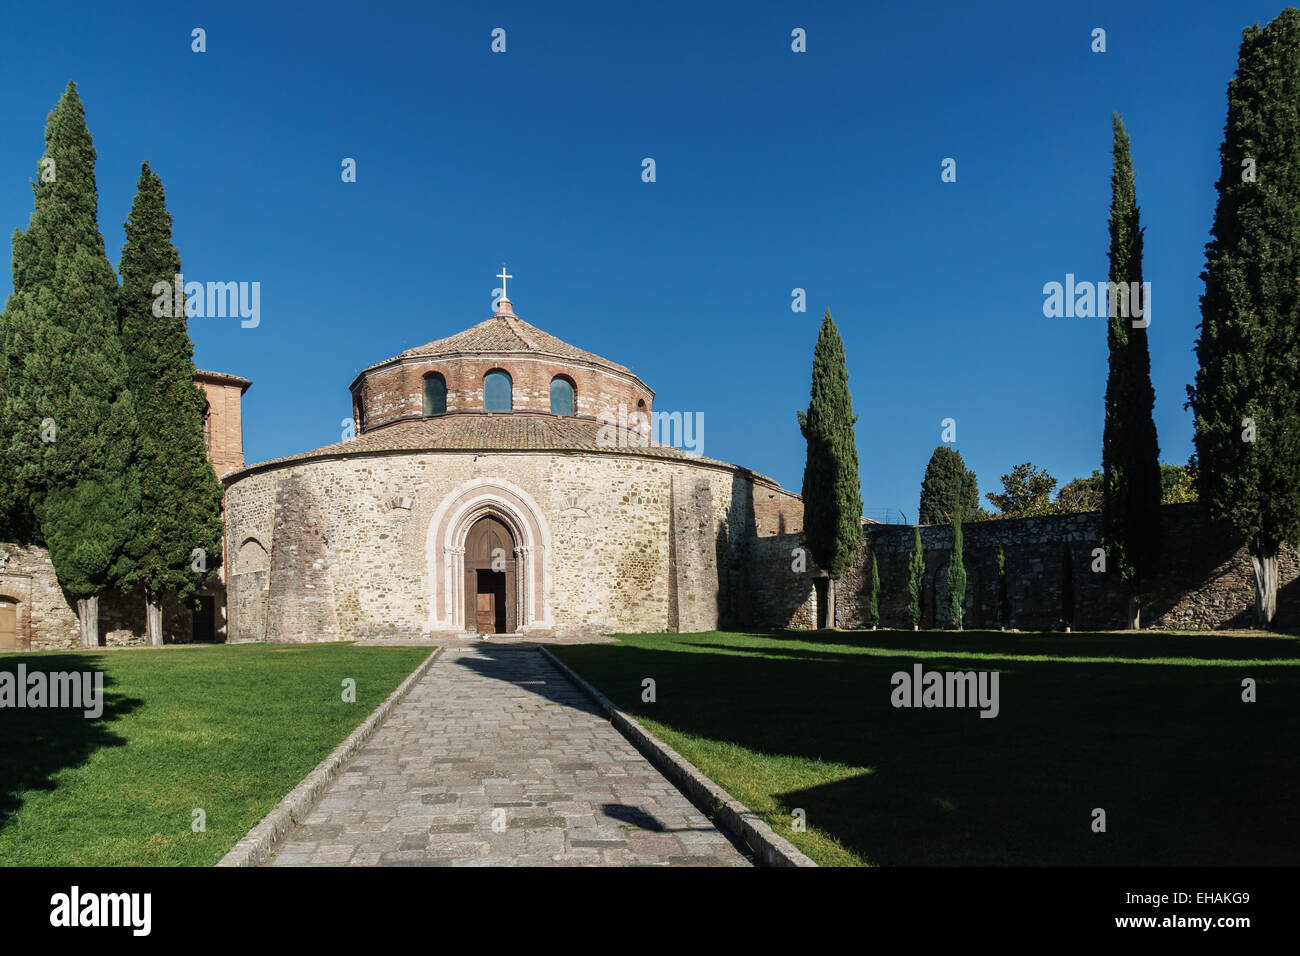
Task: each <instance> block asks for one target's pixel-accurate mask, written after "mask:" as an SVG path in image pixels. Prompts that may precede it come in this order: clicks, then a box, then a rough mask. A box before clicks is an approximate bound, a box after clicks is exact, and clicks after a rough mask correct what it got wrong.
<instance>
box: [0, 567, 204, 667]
mask: <svg viewBox="0 0 1300 956" xmlns="http://www.w3.org/2000/svg"><path fill="white" fill-rule="evenodd" d="M5 556H7V558H6V557H5ZM0 597H5V598H7V599H9V600H11V601H14V602H16V604H17V608H18V649H19V650H32V651H52V650H63V649H67V648H74V647H79V646H80V643H81V634H80V631H79V629H78V627H77V612H76V602H75V601H73V600H71V599H69V597H68V595H67V594H66V593H65V592H64V590H63V588H62V587H60V586H59V579H58V576H57V575H56V574H55V572H54V565H53V564H52V563H51V562H50V555H49V552H47V551H46V550H45V549H44V548H42V547H38V546H36V545H22V544H12V543H3V542H0ZM219 622H220V612H219V610H218V623H219ZM99 636H100V641H101V643H102V644H104V645H105V646H108V647H116V646H124V645H135V644H143V643H145V611H144V597H143V595H141V594H139V593H135V594H116V593H111V592H110V593H106V594H104V595H102V596H101V597H100V600H99ZM163 636H164V639H165V640H167V641H168V642H169V643H172V642H176V641H188V640H190V638H191V636H192V619H191V612H190V610H189V609H188V608H186V607H183V606H182V605H181V604H180V603H179V602H178V601H175V600H168V601H164V602H163Z"/></svg>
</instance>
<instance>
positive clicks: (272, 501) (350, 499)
mask: <svg viewBox="0 0 1300 956" xmlns="http://www.w3.org/2000/svg"><path fill="white" fill-rule="evenodd" d="M475 478H483V479H491V480H493V481H503V482H508V483H509V484H511V485H513V486H516V487H518V488H520V489H521V490H522V491H524V492H526V493H527V495H529V496H530V497H531V498H532V499H533V500H534V501H535V502H536V503H537V506H538V508H539V510H540V511H541V513H542V515H543V518H544V520H545V523H546V524H547V526H548V527H549V531H550V535H551V547H550V552H549V553H548V554H547V556H546V559H547V569H548V572H549V574H550V580H551V589H550V595H551V598H550V609H551V614H552V617H553V619H554V623H555V629H556V631H559V632H568V633H572V632H582V631H602V632H617V631H666V630H676V629H681V630H709V629H713V628H716V627H718V626H719V623H720V622H723V621H729V620H736V619H739V618H741V617H742V616H752V607H751V604H752V602H751V601H750V600H748V598H747V595H748V594H749V593H750V592H751V589H752V588H753V587H754V586H755V585H757V586H759V587H763V588H765V587H766V585H765V583H764V582H761V581H756V580H755V579H754V578H753V576H752V575H751V573H750V570H751V568H750V563H749V561H748V555H749V550H748V549H749V545H750V544H751V543H752V542H751V539H752V538H753V536H754V534H755V533H756V529H757V528H759V527H760V526H761V527H763V528H764V531H763V532H762V533H765V534H767V535H769V536H770V537H773V538H774V539H775V538H776V537H777V536H778V535H779V534H780V533H781V531H780V529H782V528H783V527H784V528H791V527H794V526H795V525H794V523H793V521H792V519H791V517H790V516H789V512H790V504H789V503H790V500H791V499H792V496H789V495H788V494H787V493H785V492H780V491H779V489H776V488H775V486H772V485H770V484H769V483H767V482H766V481H765V480H760V481H759V483H758V485H757V487H758V488H760V489H761V492H760V497H761V498H762V504H761V505H760V506H758V507H757V508H756V507H755V505H754V492H753V488H754V487H755V484H754V482H755V478H754V477H753V476H752V475H751V474H750V473H748V472H745V471H743V470H742V469H733V468H730V467H721V466H714V465H708V464H705V463H700V464H696V463H694V462H681V461H671V460H665V459H661V458H651V457H640V456H636V455H632V454H614V453H610V454H597V453H583V452H564V453H561V452H537V453H527V452H510V453H490V452H485V453H479V454H474V453H471V452H459V451H456V452H453V451H436V452H417V453H398V454H379V455H367V456H360V457H352V458H345V457H331V458H322V459H315V460H309V461H305V462H298V463H294V464H290V465H283V466H278V467H272V468H268V469H266V470H263V471H253V472H249V473H246V474H244V475H241V476H238V477H237V478H236V479H235V480H234V481H232V482H231V484H230V485H229V488H228V491H227V496H226V520H227V527H228V541H229V542H230V546H231V547H233V548H236V549H238V551H239V554H241V555H252V556H253V557H256V555H257V554H258V553H259V551H258V549H265V550H266V552H267V553H268V554H269V555H270V562H269V564H270V566H269V579H268V578H267V574H268V572H267V570H265V569H264V568H262V567H260V566H258V564H257V563H256V561H254V560H253V558H252V557H250V558H249V560H248V561H244V560H242V559H241V558H239V557H237V558H236V561H235V564H234V567H233V570H232V574H231V579H230V594H231V599H232V603H234V604H235V605H236V608H235V610H234V611H233V616H234V620H235V623H234V624H233V625H232V628H233V632H234V633H233V637H232V639H234V640H258V639H264V638H267V637H272V638H277V639H283V640H338V639H349V638H363V637H375V636H405V637H420V636H423V635H424V634H425V633H426V631H427V624H428V619H429V602H430V597H431V588H432V583H431V577H430V569H429V567H428V563H429V560H428V535H429V528H430V524H431V523H432V521H433V518H434V514H435V512H436V511H437V509H438V507H439V505H440V504H441V503H442V502H443V501H444V499H446V498H447V497H448V496H449V495H451V494H452V493H453V491H455V490H456V489H458V488H459V487H460V486H462V485H464V484H465V483H466V482H468V481H470V480H471V479H475ZM778 493H779V496H780V500H779V501H778V500H777V497H776V495H777V494H778ZM764 495H770V496H769V497H762V496H764ZM793 500H794V501H795V502H797V500H798V499H797V498H793ZM783 508H784V511H783V510H782V509H783ZM783 515H784V516H783ZM785 537H786V538H793V532H790V531H786V532H785ZM236 542H238V544H236ZM253 542H255V543H256V544H255V545H254V544H253ZM246 547H247V550H245V548H246ZM777 550H779V548H778V549H777ZM313 575H315V577H313ZM295 576H296V577H295ZM309 583H310V584H311V585H312V588H310V589H309V588H308V587H307V585H308V584H309ZM805 583H806V582H805ZM798 586H800V585H799V584H798V582H795V583H794V587H798ZM787 587H788V585H787ZM268 588H269V596H268V597H267V598H266V601H267V604H266V608H267V610H266V613H265V614H264V615H261V614H260V612H259V611H258V606H259V604H258V602H259V599H258V598H257V597H256V596H255V595H258V594H261V593H263V592H265V591H267V590H268ZM326 592H328V594H329V595H330V597H331V600H330V604H331V605H332V611H333V622H332V623H331V622H330V621H329V620H327V618H328V615H327V614H325V612H324V611H323V610H322V604H321V602H320V597H321V595H322V594H324V593H326ZM309 593H312V595H313V596H312V597H311V598H310V599H307V597H306V596H307V595H308V594H309ZM806 599H807V595H806V594H804V595H801V596H799V597H798V599H796V598H793V597H787V598H784V599H783V600H784V601H785V603H790V604H792V605H793V609H794V610H797V609H798V608H799V607H800V606H801V605H802V604H803V603H804V602H805V601H806ZM778 603H780V602H778Z"/></svg>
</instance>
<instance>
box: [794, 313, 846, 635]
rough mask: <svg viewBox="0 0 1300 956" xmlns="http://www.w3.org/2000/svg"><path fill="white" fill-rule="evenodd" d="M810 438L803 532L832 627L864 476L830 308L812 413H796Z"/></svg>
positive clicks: (820, 341)
mask: <svg viewBox="0 0 1300 956" xmlns="http://www.w3.org/2000/svg"><path fill="white" fill-rule="evenodd" d="M795 414H796V415H797V416H798V418H799V429H800V431H802V432H803V437H804V439H805V440H806V441H807V443H808V457H807V461H806V463H805V465H804V470H803V508H804V536H805V538H806V540H807V542H808V548H809V550H810V551H812V555H813V560H815V561H816V562H817V563H818V564H819V565H820V566H821V567H822V568H823V569H824V570H825V571H826V573H827V575H828V576H829V577H830V583H829V586H828V587H827V589H826V592H827V604H828V608H827V618H826V623H827V626H828V627H834V626H835V582H836V581H837V580H839V579H840V578H841V577H842V576H843V574H844V571H845V570H846V569H847V568H848V566H849V562H850V561H852V560H853V556H854V552H856V551H857V548H858V545H859V543H860V542H861V540H862V498H861V497H860V494H861V478H860V476H859V474H858V446H857V441H856V439H855V438H854V434H853V425H854V423H855V422H856V421H857V418H855V417H854V415H853V400H852V398H851V397H850V395H849V372H848V368H847V367H846V366H845V363H844V342H843V340H841V339H840V333H839V330H838V329H837V328H836V327H835V320H834V319H832V318H831V310H830V309H827V310H826V315H825V317H824V318H823V319H822V327H821V331H820V332H819V333H818V335H817V347H816V348H815V349H814V351H813V371H812V393H811V399H810V401H809V403H808V413H807V414H806V415H805V414H804V413H803V412H796V413H795Z"/></svg>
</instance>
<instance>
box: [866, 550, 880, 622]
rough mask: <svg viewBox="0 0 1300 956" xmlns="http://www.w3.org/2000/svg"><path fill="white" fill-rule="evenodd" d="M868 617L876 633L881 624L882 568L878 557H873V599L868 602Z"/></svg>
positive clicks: (873, 555)
mask: <svg viewBox="0 0 1300 956" xmlns="http://www.w3.org/2000/svg"><path fill="white" fill-rule="evenodd" d="M867 616H868V617H869V618H871V629H872V630H873V631H874V630H875V629H876V627H877V626H879V624H880V568H879V567H878V566H877V565H876V555H875V553H874V552H873V553H872V555H871V597H870V599H869V600H868V601H867Z"/></svg>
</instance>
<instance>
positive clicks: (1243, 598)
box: [836, 503, 1300, 631]
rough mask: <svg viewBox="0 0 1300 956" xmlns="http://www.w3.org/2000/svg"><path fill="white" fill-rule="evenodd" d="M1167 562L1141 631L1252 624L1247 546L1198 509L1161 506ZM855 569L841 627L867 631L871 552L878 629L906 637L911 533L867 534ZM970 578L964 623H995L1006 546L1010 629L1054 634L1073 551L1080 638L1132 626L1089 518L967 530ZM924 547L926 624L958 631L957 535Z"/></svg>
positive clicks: (1289, 569) (876, 530)
mask: <svg viewBox="0 0 1300 956" xmlns="http://www.w3.org/2000/svg"><path fill="white" fill-rule="evenodd" d="M1162 521H1163V526H1164V533H1163V540H1164V544H1163V557H1162V558H1161V561H1160V570H1159V572H1158V573H1157V574H1156V575H1155V576H1154V577H1153V579H1152V580H1151V581H1150V583H1149V585H1148V586H1147V587H1146V588H1145V589H1144V590H1145V591H1146V594H1145V596H1144V600H1143V609H1142V626H1143V627H1151V628H1160V629H1179V630H1213V629H1217V628H1244V627H1253V626H1254V624H1255V617H1254V609H1255V587H1254V576H1253V574H1252V572H1251V567H1250V561H1249V558H1248V556H1247V552H1246V549H1245V547H1244V546H1242V545H1241V544H1240V543H1238V542H1237V541H1236V540H1235V539H1234V536H1233V534H1232V532H1231V531H1230V530H1229V529H1227V528H1224V527H1222V526H1219V525H1216V524H1215V522H1213V521H1212V520H1211V519H1210V517H1209V515H1208V514H1207V512H1206V511H1205V509H1204V508H1203V507H1202V506H1201V505H1199V504H1195V503H1193V504H1177V505H1164V506H1163V507H1162ZM863 532H864V534H863V538H864V541H863V546H862V548H861V549H860V550H859V552H858V555H857V558H856V559H855V561H854V565H853V567H852V569H851V570H850V571H849V572H848V573H847V574H846V575H845V576H844V578H843V579H842V580H841V581H840V582H839V587H838V591H837V595H838V600H837V613H836V624H837V625H838V626H840V627H846V628H854V627H862V626H864V625H865V626H869V624H870V622H869V621H868V620H867V603H868V600H869V594H870V586H871V570H870V561H871V554H872V553H874V554H875V555H876V559H877V561H878V563H879V569H880V623H881V625H882V626H884V627H898V628H907V627H910V626H911V623H912V622H911V618H910V617H909V616H908V613H907V603H908V594H907V559H908V555H909V554H910V553H911V550H912V545H913V534H912V532H913V526H911V525H867V526H865V527H864V528H863ZM962 537H963V554H964V560H963V563H964V564H965V567H966V573H967V599H966V611H965V622H964V626H966V627H968V628H976V627H979V628H995V627H997V626H998V624H997V548H998V545H999V544H1001V545H1002V546H1003V548H1004V550H1005V553H1006V567H1007V582H1008V591H1009V594H1010V603H1011V623H1010V626H1011V627H1015V628H1020V629H1024V630H1038V629H1051V628H1055V627H1058V626H1059V625H1060V623H1061V617H1062V609H1061V592H1062V583H1063V573H1062V572H1063V567H1064V554H1063V547H1064V544H1065V543H1066V542H1068V544H1069V548H1070V553H1071V559H1072V565H1073V584H1074V595H1075V607H1074V625H1073V627H1074V630H1079V631H1082V630H1110V629H1120V628H1124V627H1126V626H1127V623H1128V592H1127V590H1126V588H1125V586H1124V584H1123V582H1122V581H1121V580H1120V579H1119V575H1118V574H1117V573H1115V572H1114V571H1113V569H1112V570H1108V571H1106V572H1105V573H1098V572H1094V571H1093V570H1092V565H1093V549H1094V548H1099V547H1101V540H1100V539H1101V514H1100V512H1088V513H1084V514H1070V515H1046V516H1042V517H1037V518H1002V519H994V520H991V521H978V522H970V523H967V524H965V525H963V526H962ZM921 544H922V547H923V549H924V550H925V564H926V573H925V594H924V601H923V605H924V616H923V618H922V621H921V626H922V627H945V626H949V613H948V596H947V576H948V558H949V550H950V548H951V547H952V529H951V528H950V527H949V526H947V525H930V526H924V527H922V528H921ZM1278 580H1279V587H1278V607H1277V617H1276V619H1275V626H1277V627H1279V628H1282V629H1296V628H1300V556H1298V555H1297V553H1296V550H1295V549H1294V548H1291V547H1284V548H1283V550H1282V553H1281V555H1280V556H1279V561H1278Z"/></svg>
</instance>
